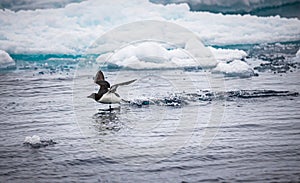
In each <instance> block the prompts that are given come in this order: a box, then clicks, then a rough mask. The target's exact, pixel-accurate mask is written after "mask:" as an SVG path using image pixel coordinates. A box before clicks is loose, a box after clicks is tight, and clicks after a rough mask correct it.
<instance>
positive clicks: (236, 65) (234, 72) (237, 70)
mask: <svg viewBox="0 0 300 183" xmlns="http://www.w3.org/2000/svg"><path fill="white" fill-rule="evenodd" d="M212 72H213V73H223V74H224V75H225V76H238V77H251V76H254V75H255V74H254V71H253V69H252V68H251V67H250V66H249V65H248V64H247V63H246V62H243V61H240V60H234V61H232V62H230V63H224V62H220V63H219V64H218V65H217V67H216V68H214V69H213V70H212Z"/></svg>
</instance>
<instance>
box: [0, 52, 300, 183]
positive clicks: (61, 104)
mask: <svg viewBox="0 0 300 183" xmlns="http://www.w3.org/2000/svg"><path fill="white" fill-rule="evenodd" d="M256 52H258V51H256ZM293 52H294V51H293ZM282 54H283V53H282ZM282 54H281V55H282ZM293 54H294V53H293ZM261 55H263V54H261V53H260V54H257V55H254V56H253V54H252V56H253V57H258V56H261ZM264 55H265V56H267V57H268V58H269V60H271V59H270V58H271V56H270V55H269V54H268V53H267V51H265V52H264ZM47 59H48V58H47ZM56 59H57V58H56ZM72 59H73V58H72ZM272 59H273V61H274V60H275V61H274V62H273V61H270V63H271V65H272V64H273V65H272V66H274V67H275V66H278V62H279V61H278V59H277V61H278V62H276V59H274V58H272ZM24 60H25V61H24ZM77 63H78V62H74V61H70V58H60V59H57V60H55V59H52V61H49V60H48V61H47V64H45V61H44V62H40V61H36V60H34V59H32V61H30V59H27V60H26V59H23V61H21V58H19V60H18V59H17V69H13V70H8V71H2V72H1V73H0V75H1V77H0V88H1V90H0V92H1V94H0V98H1V100H0V101H1V103H0V107H1V110H0V113H1V115H0V123H1V125H0V128H1V129H0V130H1V133H0V136H1V139H2V140H1V145H0V147H1V150H0V151H1V153H0V167H1V171H0V180H1V182H133V181H139V182H141V181H143V182H239V181H240V182H246V181H251V182H252V181H253V182H274V181H278V182H289V181H292V182H298V181H300V175H299V169H300V154H299V152H300V133H299V131H300V123H299V121H300V113H299V110H300V99H299V96H298V95H299V94H298V92H299V86H300V81H299V69H298V66H297V65H296V68H294V67H292V66H289V65H288V67H289V68H291V69H288V70H286V72H279V70H272V68H271V69H270V68H269V69H266V68H265V65H259V66H260V67H262V68H265V70H264V69H261V70H259V69H258V70H256V72H257V73H258V74H259V75H258V76H256V77H251V78H239V77H225V78H223V77H222V75H218V74H216V75H215V74H210V72H209V71H205V70H198V69H195V70H191V69H188V70H184V69H172V70H124V69H121V70H105V72H104V73H105V75H106V77H107V80H108V81H110V82H111V83H116V82H118V81H125V80H129V79H133V78H136V79H138V80H137V81H136V82H135V83H133V84H132V85H129V86H125V87H120V88H119V89H118V90H119V94H120V95H121V96H122V97H123V98H125V99H126V100H128V101H129V103H127V102H125V103H122V104H121V105H120V109H119V110H114V111H112V112H107V111H104V109H107V108H108V106H107V105H104V104H98V103H95V102H94V101H92V100H91V99H88V98H86V96H88V95H89V94H90V93H92V92H94V91H97V89H98V88H97V86H96V85H95V84H93V76H94V74H95V67H77ZM276 64H277V65H276ZM281 64H282V65H283V66H286V65H287V64H286V63H285V62H283V63H281ZM284 68H287V67H284ZM113 107H118V106H117V105H116V106H113ZM99 109H101V110H99ZM32 135H38V136H39V137H40V138H41V139H42V140H46V141H48V140H53V141H54V142H56V144H52V145H51V144H50V145H48V146H46V147H40V148H36V147H32V146H30V145H28V144H27V145H26V144H23V142H24V139H25V137H26V136H32Z"/></svg>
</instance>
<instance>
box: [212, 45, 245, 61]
mask: <svg viewBox="0 0 300 183" xmlns="http://www.w3.org/2000/svg"><path fill="white" fill-rule="evenodd" d="M209 49H210V51H211V52H212V53H213V55H214V56H215V59H216V60H218V61H230V60H236V59H242V58H244V57H246V56H247V53H246V52H245V51H243V50H238V49H221V48H213V47H209Z"/></svg>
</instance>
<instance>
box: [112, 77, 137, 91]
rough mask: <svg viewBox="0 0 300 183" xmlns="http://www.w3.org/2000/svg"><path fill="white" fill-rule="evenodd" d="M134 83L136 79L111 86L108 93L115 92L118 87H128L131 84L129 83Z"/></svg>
mask: <svg viewBox="0 0 300 183" xmlns="http://www.w3.org/2000/svg"><path fill="white" fill-rule="evenodd" d="M135 81H136V79H133V80H130V81H126V82H123V83H118V84H115V85H112V86H111V88H110V91H111V92H115V91H116V90H117V88H118V87H119V86H122V85H129V84H131V83H133V82H135Z"/></svg>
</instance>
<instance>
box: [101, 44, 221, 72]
mask: <svg viewBox="0 0 300 183" xmlns="http://www.w3.org/2000/svg"><path fill="white" fill-rule="evenodd" d="M190 44H191V43H190V42H188V43H187V45H186V46H185V49H182V48H173V49H170V48H169V46H168V45H162V44H160V43H156V42H142V43H139V44H136V45H128V46H127V47H124V48H122V49H120V50H116V51H114V52H109V53H106V54H102V55H100V56H99V57H98V58H97V62H99V63H110V64H116V65H118V66H121V67H126V68H131V69H159V68H180V67H193V66H200V67H204V68H209V67H214V66H215V65H216V64H217V62H216V60H215V59H213V56H212V53H210V57H209V56H208V54H209V53H207V52H209V51H210V50H209V49H208V48H205V47H200V48H201V49H200V50H197V54H194V55H193V56H194V57H195V58H193V57H192V56H191V55H190V54H188V53H187V51H186V49H187V50H191V48H190V49H189V47H190V46H189V45H190ZM191 51H193V50H191Z"/></svg>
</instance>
